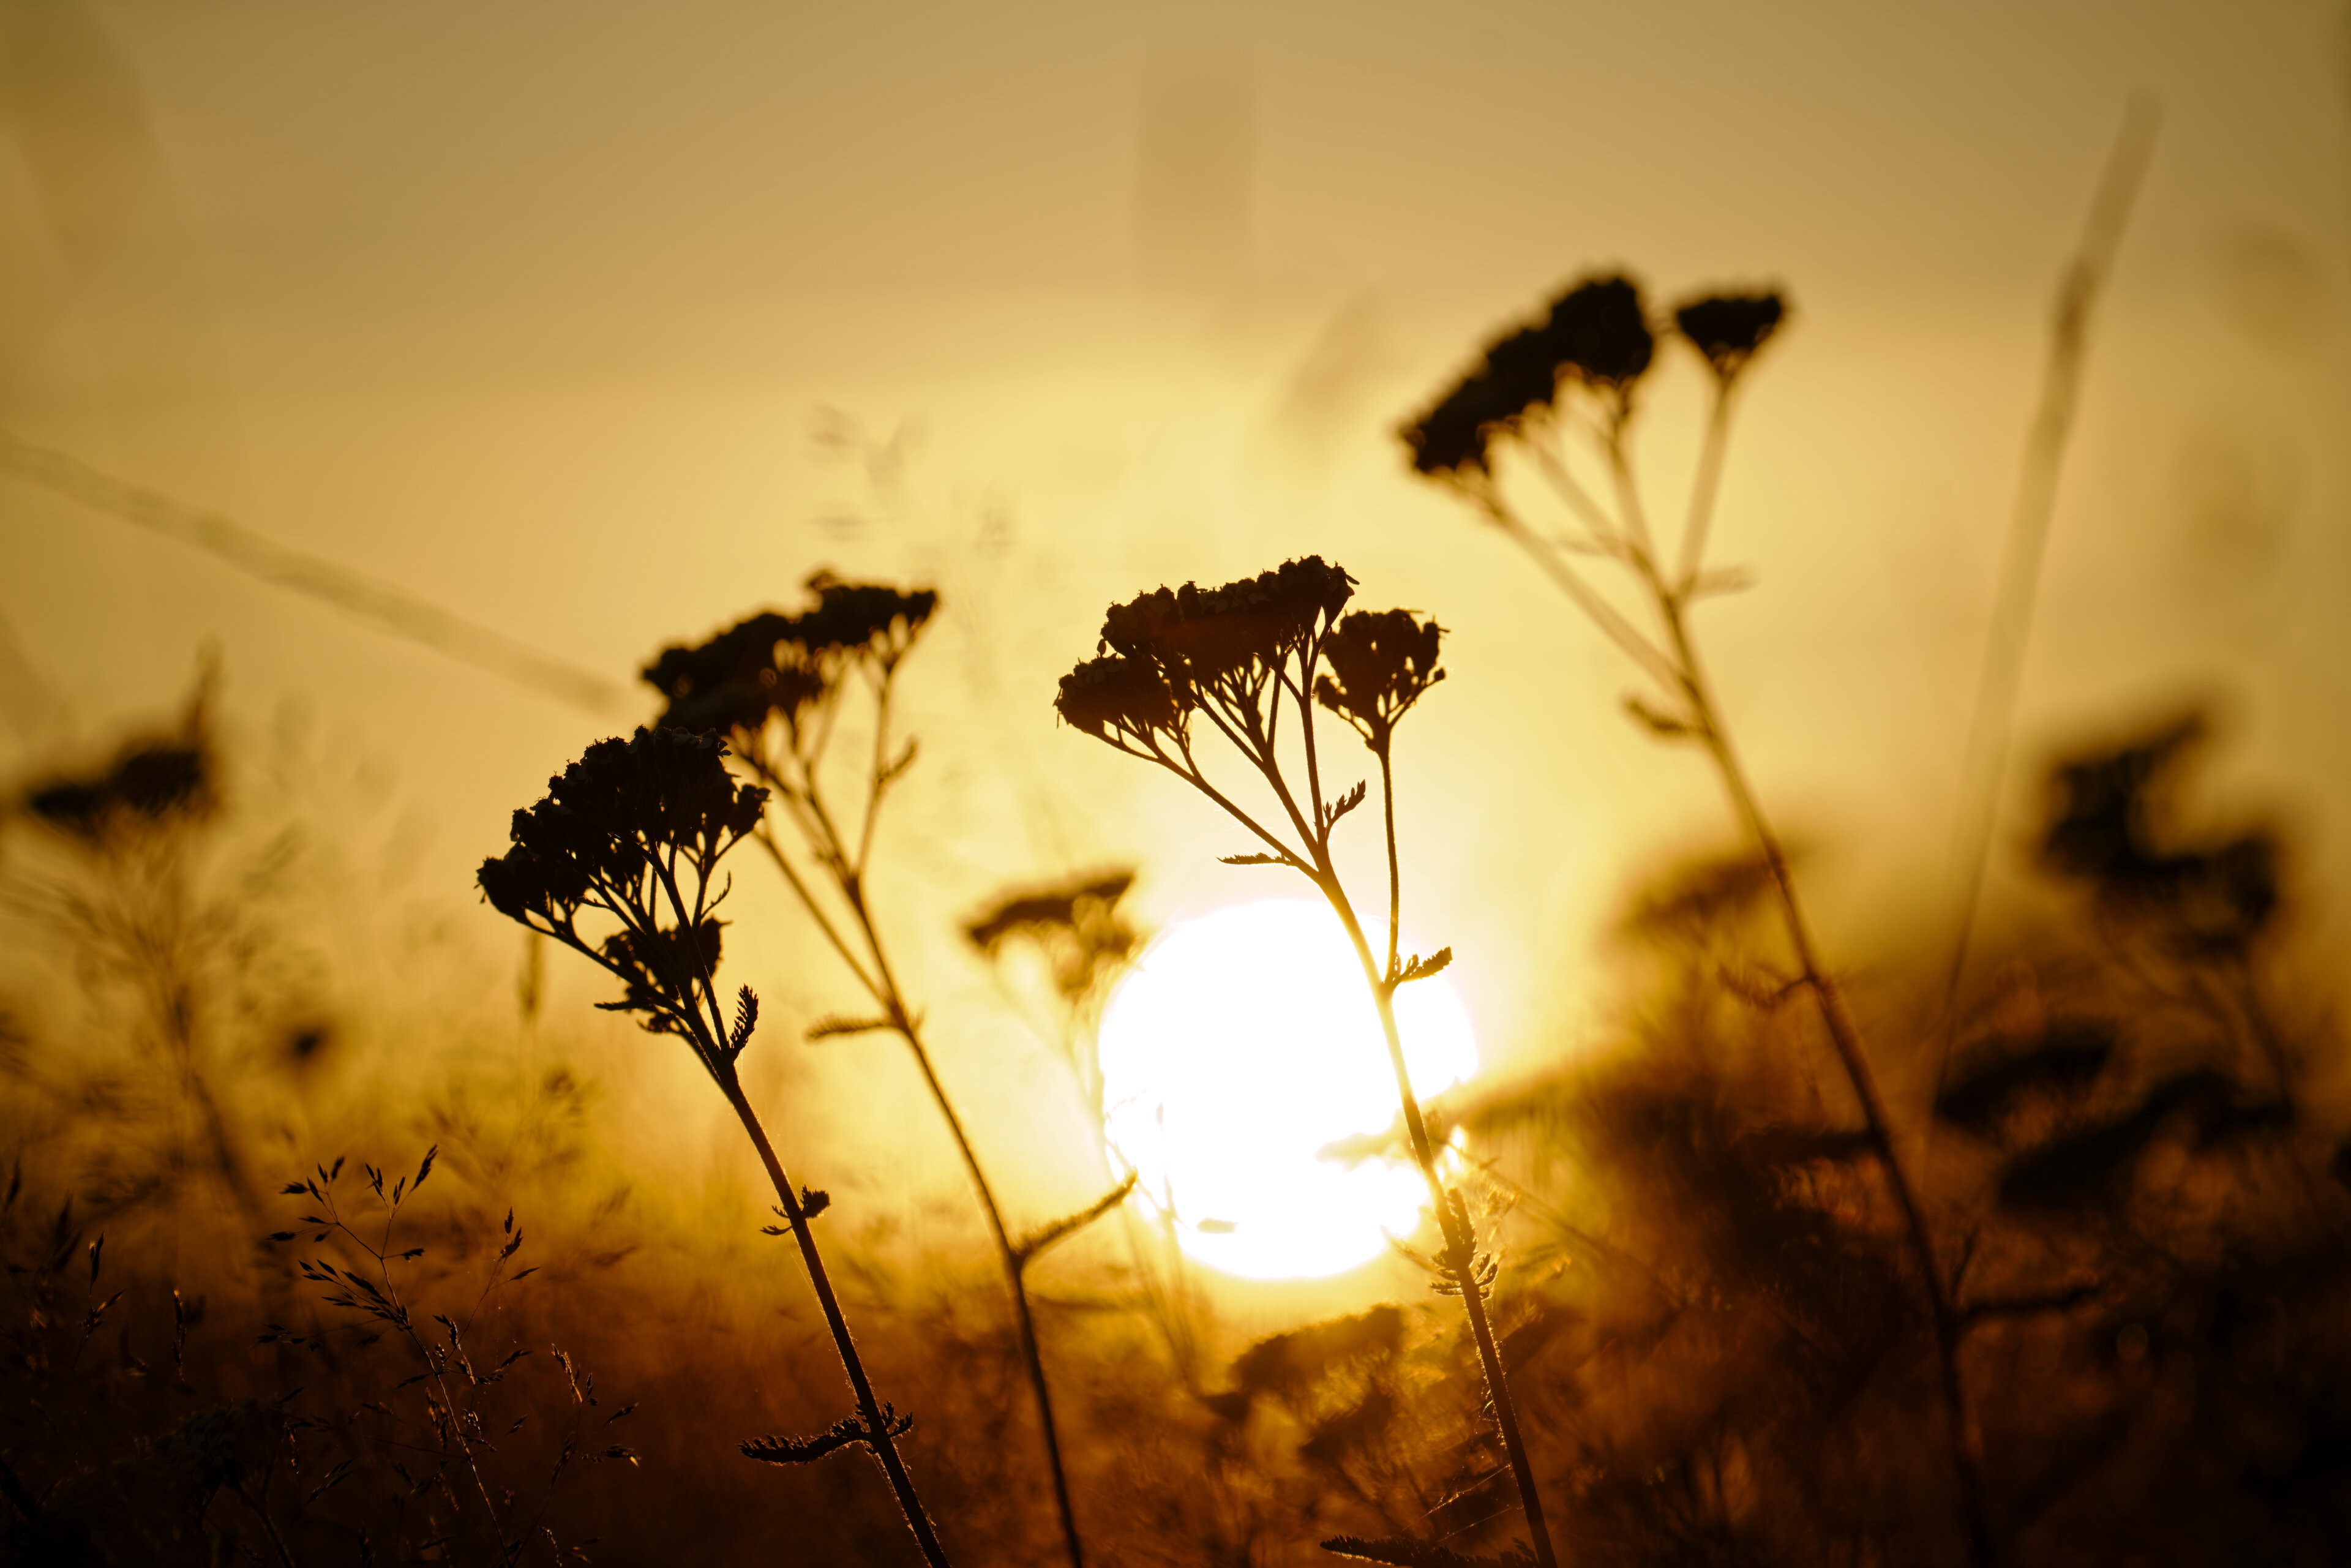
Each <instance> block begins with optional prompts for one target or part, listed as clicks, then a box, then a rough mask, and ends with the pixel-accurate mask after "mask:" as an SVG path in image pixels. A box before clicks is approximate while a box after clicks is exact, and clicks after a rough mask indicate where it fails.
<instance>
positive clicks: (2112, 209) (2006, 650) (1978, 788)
mask: <svg viewBox="0 0 2351 1568" xmlns="http://www.w3.org/2000/svg"><path fill="white" fill-rule="evenodd" d="M2161 119H2162V115H2161V111H2160V110H2159V108H2158V105H2157V104H2156V102H2155V100H2154V99H2150V98H2147V97H2145V96H2139V97H2135V98H2133V99H2132V100H2131V102H2130V104H2129V106H2128V107H2127V109H2126V110H2125V111H2124V116H2123V124H2122V129H2121V130H2120V131H2118V132H2116V137H2115V145H2114V150H2113V151H2112V152H2110V153H2108V154H2107V158H2106V168H2105V174H2104V175H2103V176H2102V177H2101V178H2100V180H2099V182H2098V190H2097V194H2096V195H2095V197H2094V198H2093V199H2092V202H2091V204H2090V214H2089V218H2088V220H2087V221H2086V223H2085V225H2083V231H2082V240H2081V244H2080V246H2078V247H2076V249H2075V252H2074V259H2073V261H2072V262H2071V264H2069V265H2068V266H2067V267H2066V269H2065V276H2064V280H2063V281H2062V282H2061V283H2060V285H2059V286H2058V290H2057V300H2056V308H2055V309H2054V310H2053V312H2052V313H2051V316H2050V322H2049V350H2048V357H2047V359H2046V361H2044V362H2043V368H2042V372H2041V399H2040V405H2039V407H2038V408H2037V409H2035V411H2034V413H2033V416H2032V429H2031V432H2030V433H2029V434H2027V435H2026V437H2025V446H2024V462H2023V464H2022V467H2021V468H2020V470H2019V472H2018V474H2017V480H2016V495H2015V498H2014V500H2013V501H2012V502H2011V507H2010V511H2009V519H2008V533H2007V536H2006V537H2005V538H2004V539H2003V540H2002V542H2001V558H2000V569H1999V571H2000V575H1999V577H1998V579H1997V583H1998V586H1997V587H1996V588H1995V589H1994V590H1993V594H1992V610H1991V625H1990V628H1989V630H1988V631H1987V632H1986V634H1985V638H1984V657H1983V668H1982V670H1981V672H1980V674H1978V676H1977V677H1976V695H1975V706H1974V707H1973V708H1972V709H1971V710H1970V714H1969V716H1968V740H1967V749H1966V751H1965V752H1964V753H1963V754H1962V757H1961V761H1960V765H1959V810H1958V813H1957V820H1956V821H1955V822H1954V823H1953V826H1952V833H1951V859H1950V870H1949V873H1948V877H1949V883H1951V884H1953V885H1954V886H1955V887H1956V890H1957V893H1958V904H1959V911H1958V914H1957V915H1955V916H1954V918H1953V921H1952V934H1951V938H1950V940H1951V956H1950V962H1949V968H1948V969H1947V970H1946V972H1945V976H1944V984H1943V1012H1944V1016H1945V1025H1944V1031H1943V1040H1942V1042H1941V1049H1940V1051H1939V1054H1938V1059H1937V1062H1936V1068H1935V1086H1936V1088H1937V1089H1938V1090H1939V1089H1940V1088H1941V1087H1942V1083H1943V1076H1944V1074H1945V1073H1946V1072H1947V1071H1949V1066H1950V1051H1951V1044H1952V1037H1953V1035H1954V1033H1955V1032H1956V1024H1955V1022H1954V1020H1953V1019H1952V1013H1953V1009H1954V1008H1955V1005H1956V1003H1957V1001H1958V998H1959V982H1960V981H1961V980H1962V979H1964V978H1965V977H1966V975H1967V967H1968V956H1969V950H1970V946H1972V945H1973V940H1974V935H1975V923H1976V914H1977V908H1978V905H1979V904H1980V903H1981V901H1982V898H1983V884H1984V869H1985V864H1986V862H1987V861H1988V860H1989V859H1990V851H1991V835H1992V829H1993V827H1994V825H1995V823H1996V821H1997V820H1998V818H1999V815H2000V785H2001V776H2002V775H2003V774H2004V773H2006V772H2007V770H2008V747H2009V741H2010V738H2011V733H2012V730H2013V728H2014V724H2015V716H2016V698H2017V693H2018V691H2019V689H2020V687H2021V686H2022V684H2023V679H2024V655H2025V651H2026V649H2027V647H2028V646H2029V645H2030V643H2031V641H2032V611H2033V602H2034V601H2035V599H2036V598H2037V597H2038V594H2039V591H2040V585H2041V563H2042V560H2043V558H2044V557H2045V556H2046V555H2047V553H2048V549H2049V532H2050V525H2051V523H2052V521H2053V518H2054V516H2055V513H2056V507H2057V483H2058V480H2059V478H2060V477H2061V476H2062V475H2063V472H2064V460H2065V448H2066V446H2067V444H2069V443H2070V442H2071V440H2072V437H2073V432H2074V411H2075V409H2076V408H2077V406H2078V405H2079V403H2080V402H2081V396H2082V379H2083V371H2084V367H2085V363H2086V362H2087V361H2088V358H2089V345H2090V327H2091V323H2092V319H2093V318H2094V316H2095V311H2096V308H2097V304H2098V299H2099V297H2100V296H2101V295H2102V294H2104V293H2105V285H2106V279H2107V277H2108V276H2109V275H2110V274H2111V273H2112V272H2113V271H2114V266H2115V258H2116V255H2117V254H2118V253H2119V251H2120V250H2121V247H2122V241H2123V233H2124V230H2125V228H2126V226H2127V225H2128V224H2129V222H2130V215H2131V209H2132V207H2133V206H2134V205H2136V204H2137V198H2138V192H2139V187H2140V186H2141V185H2142V184H2143V183H2145V182H2146V179H2147V166H2148V163H2149V162H2151V161H2152V159H2153V158H2154V156H2155V137H2156V131H2157V129H2158V126H2159V124H2160V122H2161Z"/></svg>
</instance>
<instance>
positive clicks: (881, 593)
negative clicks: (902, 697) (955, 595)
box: [790, 571, 939, 670]
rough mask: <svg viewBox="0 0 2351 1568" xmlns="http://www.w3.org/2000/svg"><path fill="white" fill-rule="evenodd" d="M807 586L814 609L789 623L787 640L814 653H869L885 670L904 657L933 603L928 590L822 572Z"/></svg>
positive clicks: (933, 593) (934, 599) (935, 599)
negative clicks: (813, 598) (813, 597)
mask: <svg viewBox="0 0 2351 1568" xmlns="http://www.w3.org/2000/svg"><path fill="white" fill-rule="evenodd" d="M808 586H809V588H810V591H813V592H814V593H815V594H816V596H817V603H816V608H815V609H813V610H810V611H808V612H804V613H802V614H801V615H799V617H798V618H797V619H796V620H795V621H794V622H793V623H792V631H791V633H790V636H791V639H792V640H793V641H795V642H797V643H799V645H800V646H801V647H802V648H805V649H806V650H807V651H808V652H810V653H816V654H823V653H852V654H860V653H862V654H870V655H871V656H872V658H873V659H874V660H875V661H876V662H877V663H879V664H881V666H882V667H883V669H885V670H887V669H892V668H894V667H895V666H896V664H897V663H898V661H899V660H901V659H903V658H904V657H905V656H906V653H907V650H909V649H910V648H912V647H913V646H914V639H916V638H917V637H919V636H921V635H922V632H923V626H924V623H925V622H927V621H929V620H930V618H931V616H932V614H933V613H934V612H936V611H937V609H938V607H939V596H938V593H937V591H935V590H933V589H928V588H917V589H899V588H892V587H889V586H888V585H886V584H883V583H874V582H843V581H841V580H840V579H839V578H837V577H834V576H833V575H832V574H831V572H828V571H820V572H818V573H817V574H816V575H815V576H814V577H811V578H810V579H809V580H808Z"/></svg>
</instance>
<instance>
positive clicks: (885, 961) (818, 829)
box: [743, 673, 1085, 1568]
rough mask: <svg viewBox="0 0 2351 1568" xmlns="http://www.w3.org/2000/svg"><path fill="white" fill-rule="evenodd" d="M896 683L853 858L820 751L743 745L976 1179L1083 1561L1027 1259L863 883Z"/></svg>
mask: <svg viewBox="0 0 2351 1568" xmlns="http://www.w3.org/2000/svg"><path fill="white" fill-rule="evenodd" d="M890 685H891V680H890V675H889V674H887V673H884V674H883V675H882V677H881V678H880V679H879V680H878V681H877V682H876V685H875V693H874V697H875V706H874V741H873V755H872V766H871V769H870V771H869V773H868V775H867V783H866V791H867V792H866V800H865V810H864V812H863V816H862V821H861V822H860V823H859V825H858V837H859V846H858V851H857V854H856V856H855V858H854V859H852V857H851V856H850V854H849V852H848V846H847V844H846V842H845V841H844V840H843V838H842V836H841V832H840V831H839V829H838V828H837V827H836V826H835V822H834V819H833V817H832V815H831V812H830V811H829V810H827V809H826V807H825V805H824V800H823V795H822V790H821V787H820V785H819V783H818V781H817V776H816V767H817V757H816V756H815V755H813V754H811V753H802V752H799V751H797V750H796V751H795V752H794V754H793V757H794V762H795V765H796V771H797V772H798V775H799V776H798V777H797V778H794V779H786V778H784V777H783V776H782V775H781V773H780V771H779V770H778V768H775V767H774V765H773V764H772V763H771V762H769V761H768V760H766V759H765V758H763V757H762V756H761V755H760V754H759V752H758V749H757V748H756V747H745V748H743V751H744V754H745V755H746V757H747V758H748V759H749V760H750V761H751V765H752V768H753V771H755V772H756V773H758V775H759V776H760V778H761V779H762V781H764V782H766V783H768V784H769V785H771V786H773V787H774V788H775V789H777V790H778V792H779V793H781V794H783V795H784V796H785V797H786V798H787V799H788V800H790V801H792V802H793V803H794V804H795V805H797V806H798V807H799V810H798V811H797V812H796V813H795V817H796V820H797V821H799V823H800V824H801V828H802V831H803V835H804V836H805V837H806V838H807V840H808V841H809V848H810V852H811V853H812V855H813V856H814V858H815V859H816V860H818V861H819V862H821V863H822V864H823V865H824V866H825V868H826V869H827V870H828V871H829V872H830V873H831V876H832V880H833V883H834V886H835V888H836V889H837V890H838V892H839V894H840V897H841V904H842V905H843V906H844V907H846V909H847V910H848V912H849V915H850V918H851V920H852V922H853V923H854V927H855V932H856V935H857V936H858V938H859V939H860V944H859V945H860V946H862V948H863V953H862V955H860V954H858V953H857V952H856V951H855V949H854V948H852V946H851V945H850V943H849V942H848V941H847V940H846V939H845V938H844V936H843V935H842V934H841V931H840V929H839V927H837V926H836V925H834V924H833V923H832V921H831V919H830V918H829V917H828V916H827V915H826V913H825V910H824V908H823V906H822V904H820V903H819V902H818V900H817V899H816V897H815V896H814V889H813V888H812V887H811V886H810V883H809V882H808V881H807V879H806V878H804V877H802V876H800V875H799V874H798V873H796V872H795V870H794V868H793V867H792V865H791V863H790V860H789V857H788V856H787V855H786V854H785V853H784V852H783V849H782V846H781V845H780V844H778V843H777V842H776V841H775V840H774V838H773V837H772V835H770V834H768V832H766V831H764V830H763V831H761V833H760V834H759V838H760V841H761V843H762V845H763V846H764V847H765V848H766V849H767V851H768V856H769V858H770V859H772V860H773V861H774V862H776V865H777V867H778V870H780V871H781V872H782V873H783V874H784V877H785V880H786V882H787V883H788V884H789V886H790V888H791V890H792V892H793V894H795V896H797V897H798V898H799V902H800V904H801V905H802V906H803V907H804V908H806V909H807V910H808V911H809V913H810V915H811V916H813V917H814V918H815V920H816V921H817V924H818V925H819V927H820V929H821V930H822V931H823V933H824V935H825V936H826V938H827V939H828V940H829V941H830V942H831V946H832V947H833V950H834V951H835V952H836V953H838V954H839V955H840V956H841V959H842V961H843V962H844V963H846V964H847V965H848V967H849V969H850V972H851V973H852V975H853V976H855V977H856V978H857V980H858V982H859V984H860V985H861V986H862V988H863V989H864V990H865V992H866V994H867V996H868V997H870V998H872V1001H873V1003H874V1005H875V1006H877V1007H879V1008H880V1009H882V1014H883V1022H884V1023H885V1024H886V1025H887V1026H888V1028H889V1030H890V1032H892V1033H893V1034H895V1035H897V1036H898V1038H899V1039H901V1040H904V1041H905V1043H906V1048H907V1050H908V1051H911V1052H912V1053H913V1055H914V1065H915V1068H916V1069H917V1071H920V1072H921V1074H922V1077H923V1084H924V1086H925V1088H926V1089H928V1090H929V1091H930V1095H931V1101H932V1103H934V1104H935V1105H936V1106H937V1107H938V1111H939V1116H940V1118H941V1119H942V1120H943V1121H945V1122H946V1125H947V1132H948V1134H949V1136H950V1137H952V1138H953V1140H954V1142H955V1146H956V1155H958V1156H960V1157H961V1159H962V1161H963V1168H964V1175H965V1177H966V1178H967V1180H968V1181H969V1182H970V1184H971V1189H972V1194H973V1196H974V1197H976V1198H977V1200H978V1203H979V1208H980V1214H981V1217H982V1218H985V1219H986V1220H987V1231H988V1239H989V1240H990V1241H991V1242H992V1243H993V1244H994V1246H995V1248H996V1255H997V1261H998V1266H999V1268H1000V1269H1001V1270H1002V1272H1003V1275H1004V1283H1005V1288H1006V1289H1007V1290H1008V1291H1009V1292H1010V1294H1011V1297H1012V1307H1013V1323H1014V1328H1015V1330H1016V1331H1017V1334H1018V1338H1019V1346H1020V1357H1021V1361H1022V1363H1023V1364H1024V1366H1025V1368H1026V1370H1027V1373H1028V1376H1029V1392H1030V1394H1031V1396H1032V1397H1033V1399H1034V1401H1035V1403H1036V1406H1037V1420H1038V1426H1039V1427H1040V1431H1041V1433H1042V1436H1043V1439H1044V1445H1045V1459H1046V1469H1047V1471H1048V1473H1049V1475H1050V1479H1051V1481H1052V1485H1053V1503H1054V1508H1055V1511H1056V1512H1057V1513H1058V1515H1059V1517H1060V1522H1061V1537H1062V1544H1063V1547H1064V1549H1065V1551H1066V1552H1067V1553H1068V1555H1069V1560H1070V1564H1071V1568H1084V1564H1085V1547H1084V1544H1083V1542H1082V1541H1081V1538H1080V1536H1079V1533H1078V1520H1077V1510H1076V1508H1075V1506H1074V1504H1073V1503H1072V1502H1071V1497H1070V1483H1069V1477H1068V1473H1067V1470H1066V1469H1065V1467H1064V1465H1063V1463H1062V1459H1061V1430H1060V1426H1059V1424H1058V1423H1057V1422H1056V1420H1055V1419H1054V1416H1053V1398H1052V1393H1051V1389H1050V1385H1048V1383H1047V1382H1046V1377H1045V1361H1044V1354H1043V1351H1042V1350H1041V1348H1040V1345H1039V1343H1038V1340H1037V1322H1036V1314H1035V1312H1034V1310H1033V1309H1032V1308H1031V1306H1030V1304H1029V1287H1028V1281H1027V1278H1026V1274H1027V1260H1026V1259H1025V1258H1024V1257H1023V1256H1022V1254H1021V1252H1020V1250H1019V1248H1018V1247H1017V1246H1016V1245H1015V1244H1014V1242H1013V1240H1012V1237H1011V1235H1010V1233H1009V1232H1008V1230H1007V1229H1006V1228H1005V1224H1004V1212H1003V1209H1002V1207H1000V1206H999V1205H998V1202H997V1199H996V1189H995V1187H994V1186H993V1185H992V1184H990V1182H989V1181H988V1179H987V1171H986V1170H985V1169H984V1168H983V1167H982V1166H981V1165H980V1163H979V1155H978V1152H977V1150H976V1149H974V1148H973V1147H972V1143H971V1137H970V1135H969V1134H968V1133H967V1132H966V1130H965V1128H964V1124H963V1118H962V1116H961V1115H960V1114H958V1113H957V1112H956V1108H955V1103H954V1102H953V1101H952V1100H950V1099H949V1098H948V1097H947V1092H946V1084H945V1083H943V1082H940V1079H939V1075H938V1071H937V1068H936V1067H935V1064H934V1063H933V1061H932V1058H931V1052H930V1049H929V1047H928V1046H927V1045H926V1044H925V1041H924V1039H923V1032H922V1025H921V1022H920V1020H919V1019H917V1018H916V1016H915V1014H914V1009H912V1008H910V1007H909V1006H908V1005H907V1003H906V999H905V994H904V991H902V990H901V989H900V988H899V985H898V979H897V976H896V974H895V972H894V971H893V968H892V967H891V964H890V957H889V952H888V949H887V948H886V947H885V946H884V945H883V940H882V934H881V930H880V927H879V926H878V925H877V924H876V922H875V920H874V918H873V912H872V901H871V899H870V898H869V897H868V895H867V893H866V889H865V883H864V869H865V862H866V858H867V856H868V855H869V854H870V853H871V852H872V843H873V831H874V824H875V821H876V820H877V819H878V818H879V816H880V814H881V808H882V798H883V793H884V792H885V791H886V789H888V787H889V782H890V779H891V774H892V768H891V766H890V764H889V762H888V761H887V758H888V755H889V752H888V739H887V737H888V729H889V714H890V702H889V694H890ZM861 959H862V961H861Z"/></svg>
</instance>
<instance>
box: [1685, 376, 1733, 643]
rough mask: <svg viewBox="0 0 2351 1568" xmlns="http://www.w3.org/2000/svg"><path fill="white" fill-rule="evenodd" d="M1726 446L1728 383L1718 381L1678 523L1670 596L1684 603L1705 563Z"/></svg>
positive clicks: (1728, 424) (1728, 410) (1728, 421)
mask: <svg viewBox="0 0 2351 1568" xmlns="http://www.w3.org/2000/svg"><path fill="white" fill-rule="evenodd" d="M1729 446H1730V383H1729V382H1717V383H1716V385H1715V392H1714V400H1713V402H1711V403H1710V404H1708V408H1707V413H1706V439H1705V441H1704V442H1703V443H1702V444H1700V445H1699V447H1698V473H1697V475H1696V476H1694V477H1693V478H1692V479H1691V480H1690V501H1689V516H1688V517H1687V519H1685V520H1684V522H1683V524H1682V547H1681V557H1680V560H1679V563H1678V564H1677V566H1676V568H1675V570H1674V597H1676V598H1677V599H1681V600H1687V599H1688V598H1689V596H1690V591H1691V590H1692V589H1693V588H1695V587H1696V586H1697V585H1698V569H1699V568H1700V567H1701V566H1702V565H1704V564H1705V561H1706V536H1707V531H1708V528H1709V527H1710V526H1711V525H1712V523H1713V521H1714V500H1715V497H1716V496H1717V495H1719V493H1720V492H1721V489H1722V459H1723V455H1724V454H1725V453H1726V452H1727V451H1729Z"/></svg>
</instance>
